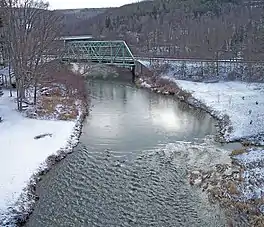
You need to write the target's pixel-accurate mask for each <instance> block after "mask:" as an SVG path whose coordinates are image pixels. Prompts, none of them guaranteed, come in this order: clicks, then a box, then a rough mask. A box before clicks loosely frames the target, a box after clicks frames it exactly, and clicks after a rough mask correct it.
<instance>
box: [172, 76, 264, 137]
mask: <svg viewBox="0 0 264 227" xmlns="http://www.w3.org/2000/svg"><path fill="white" fill-rule="evenodd" d="M174 81H175V82H176V83H177V84H178V85H179V86H180V87H181V88H182V89H183V90H186V91H189V92H191V93H192V95H193V97H194V98H196V99H197V100H199V101H201V102H202V103H204V104H206V106H208V107H209V108H211V109H212V110H213V111H216V112H217V114H218V116H223V115H224V114H227V115H228V116H229V117H230V120H231V124H232V127H233V131H232V132H231V133H230V134H229V135H228V134H226V138H227V139H229V140H236V139H240V138H246V137H250V136H256V135H258V134H259V133H264V84H258V83H250V84H247V83H243V82H219V83H197V82H191V81H185V80H174Z"/></svg>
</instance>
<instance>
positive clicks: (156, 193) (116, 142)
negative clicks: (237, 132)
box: [26, 80, 229, 227]
mask: <svg viewBox="0 0 264 227" xmlns="http://www.w3.org/2000/svg"><path fill="white" fill-rule="evenodd" d="M87 86H88V89H89V90H90V95H91V103H92V108H91V112H90V115H89V117H87V119H86V122H85V123H84V126H83V133H82V136H81V138H80V143H79V145H78V146H77V147H76V148H75V150H74V152H73V153H72V154H70V155H68V156H67V157H66V158H65V159H64V160H62V161H61V162H60V163H58V164H57V165H56V166H55V167H54V168H53V169H52V170H51V171H50V172H49V173H48V174H47V175H45V176H43V179H42V181H40V182H39V183H38V185H37V193H38V195H39V197H40V199H39V201H38V202H37V203H36V207H35V210H34V212H33V214H32V215H31V216H30V219H29V221H28V223H27V224H26V226H27V227H53V226H54V227H60V226H63V227H69V226H74V227H79V226H80V227H82V226H83V227H86V226H87V227H90V226H91V227H93V226H98V227H99V226H100V227H108V226H109V227H110V226H111V227H118V226H120V227H121V226H140V227H144V226H157V227H162V226H164V227H169V226H188V227H191V226H197V227H203V226H204V227H208V226H209V227H210V226H212V227H217V226H219V227H220V226H221V227H222V226H225V225H226V220H225V216H224V215H223V213H222V211H221V209H220V208H218V207H217V206H216V205H212V204H210V203H209V202H208V199H207V195H206V194H204V193H202V190H201V189H200V188H198V187H195V186H191V185H190V184H189V182H188V172H189V171H190V170H193V169H199V168H205V169H206V168H210V166H213V165H214V164H217V163H224V162H228V160H226V159H227V157H228V155H227V152H228V149H229V148H228V147H221V145H219V144H217V143H216V142H214V139H213V137H214V135H215V134H216V127H215V124H216V121H215V120H214V119H213V118H212V117H211V116H210V115H208V114H206V113H204V112H202V111H199V110H196V109H192V108H190V107H189V106H188V105H186V104H184V103H181V102H178V101H175V100H174V99H173V98H172V97H165V96H162V95H158V94H153V93H151V92H148V91H146V90H141V89H137V88H135V87H133V85H131V84H129V83H124V82H117V81H115V82H114V81H112V82H110V81H103V80H91V81H89V82H88V85H87Z"/></svg>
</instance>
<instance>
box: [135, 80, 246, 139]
mask: <svg viewBox="0 0 264 227" xmlns="http://www.w3.org/2000/svg"><path fill="white" fill-rule="evenodd" d="M148 79H150V80H151V78H148ZM148 79H146V78H144V77H139V78H137V80H136V82H135V84H136V86H137V87H138V88H141V89H147V90H149V91H151V92H154V93H157V94H162V95H166V96H171V97H175V98H176V99H178V100H179V101H180V102H184V103H186V104H187V105H189V106H190V107H191V108H198V109H200V110H202V111H204V112H205V113H207V114H209V115H210V116H212V117H213V119H215V120H216V129H217V134H216V135H215V140H216V142H219V143H236V142H240V143H241V141H239V140H235V141H227V140H226V139H225V138H224V133H225V131H226V130H227V129H226V126H227V125H229V124H230V120H229V117H228V116H227V115H224V117H222V118H221V117H219V115H218V114H217V113H216V112H215V111H213V110H212V109H210V108H209V107H208V106H206V105H205V104H204V103H202V102H200V101H199V100H197V99H195V98H194V97H193V96H192V95H191V94H190V93H188V92H187V91H185V90H183V89H181V88H180V87H179V86H178V85H177V84H175V83H173V84H172V83H171V81H170V80H167V79H163V78H161V80H164V81H167V83H168V84H167V85H164V86H155V85H156V84H155V83H156V82H153V81H149V80H148ZM146 80H147V82H146ZM170 85H171V86H170ZM167 86H169V90H170V91H167V90H166V89H167Z"/></svg>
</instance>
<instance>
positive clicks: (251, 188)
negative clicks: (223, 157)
mask: <svg viewBox="0 0 264 227" xmlns="http://www.w3.org/2000/svg"><path fill="white" fill-rule="evenodd" d="M234 159H236V160H237V161H238V162H239V163H240V164H241V165H243V166H244V167H245V171H244V173H243V178H244V181H243V183H242V184H241V185H240V187H239V189H240V191H241V192H242V193H241V198H240V199H242V200H251V199H260V198H261V197H262V196H263V195H264V150H263V149H257V148H252V149H250V150H248V152H247V153H245V154H241V155H237V156H235V157H234ZM260 209H261V207H260Z"/></svg>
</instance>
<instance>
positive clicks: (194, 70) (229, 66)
mask: <svg viewBox="0 0 264 227" xmlns="http://www.w3.org/2000/svg"><path fill="white" fill-rule="evenodd" d="M139 62H140V63H141V64H142V65H144V66H145V67H147V68H149V69H150V70H155V69H157V68H158V69H159V71H160V70H161V71H162V75H166V76H170V77H173V78H175V79H178V80H190V81H193V80H195V81H200V82H204V81H207V80H221V81H230V80H239V81H251V82H252V81H255V82H263V78H264V77H263V69H264V65H263V64H261V63H259V64H258V63H254V64H252V63H243V62H239V61H238V62H237V61H234V60H219V61H218V63H217V62H216V61H201V60H191V59H189V60H188V59H155V58H152V59H150V60H144V59H141V60H139ZM217 66H218V70H216V69H217Z"/></svg>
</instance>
